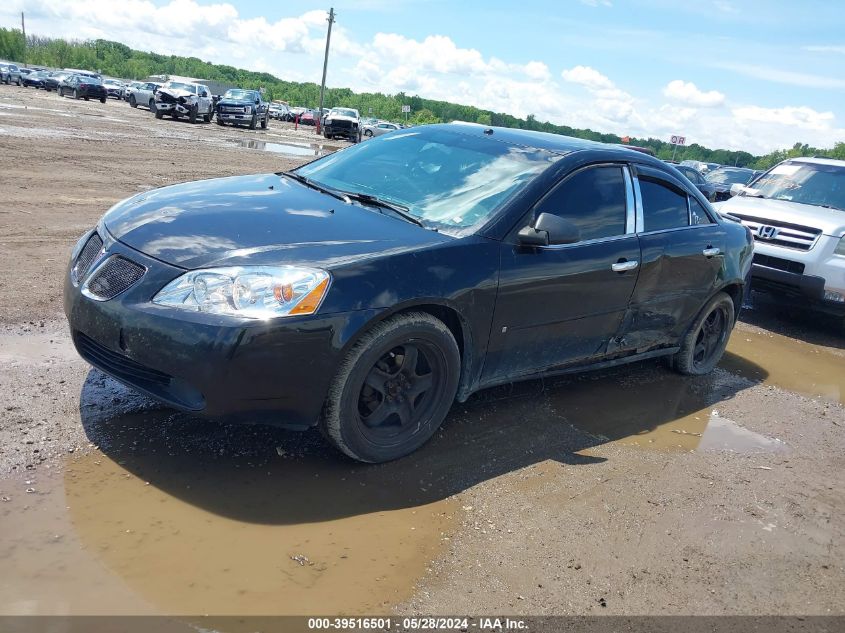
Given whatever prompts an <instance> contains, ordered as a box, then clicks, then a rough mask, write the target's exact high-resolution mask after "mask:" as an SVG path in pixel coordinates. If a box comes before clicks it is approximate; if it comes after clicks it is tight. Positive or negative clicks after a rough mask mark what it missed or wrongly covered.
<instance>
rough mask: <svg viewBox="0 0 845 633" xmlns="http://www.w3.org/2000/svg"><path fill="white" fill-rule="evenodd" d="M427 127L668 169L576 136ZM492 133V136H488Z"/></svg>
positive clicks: (476, 126) (469, 125) (460, 125)
mask: <svg viewBox="0 0 845 633" xmlns="http://www.w3.org/2000/svg"><path fill="white" fill-rule="evenodd" d="M426 127H431V128H441V129H444V130H451V131H458V130H459V131H460V132H461V133H463V134H469V135H472V136H484V137H488V138H493V139H496V140H499V141H503V142H505V143H511V144H513V145H523V146H525V147H533V148H535V149H542V150H546V151H549V152H554V153H557V154H570V153H572V152H577V151H582V150H601V151H613V152H614V153H618V154H620V155H624V156H626V157H629V158H631V159H636V160H638V161H639V162H642V163H647V164H653V165H658V166H665V163H664V162H663V161H661V160H658V159H657V158H654V157H653V156H649V155H648V154H645V153H643V152H637V151H635V150H632V149H627V148H625V147H624V146H622V145H614V144H611V143H600V142H598V141H589V140H587V139H582V138H575V137H573V136H563V135H562V134H550V133H548V132H534V131H532V130H519V129H515V128H508V127H494V126H490V125H479V124H477V123H457V122H455V123H444V124H436V125H430V126H426ZM488 130H492V132H493V133H492V134H490V133H489V132H488Z"/></svg>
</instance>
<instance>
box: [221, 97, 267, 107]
mask: <svg viewBox="0 0 845 633" xmlns="http://www.w3.org/2000/svg"><path fill="white" fill-rule="evenodd" d="M217 103H218V105H237V106H245V105H258V104H257V103H255V101H251V100H250V99H232V98H230V97H227V98H226V99H220V101H218V102H217Z"/></svg>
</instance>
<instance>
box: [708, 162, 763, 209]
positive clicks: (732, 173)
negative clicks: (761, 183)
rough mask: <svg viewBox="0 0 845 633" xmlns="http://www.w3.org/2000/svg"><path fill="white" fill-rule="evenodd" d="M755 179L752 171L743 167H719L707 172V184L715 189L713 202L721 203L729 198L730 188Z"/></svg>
mask: <svg viewBox="0 0 845 633" xmlns="http://www.w3.org/2000/svg"><path fill="white" fill-rule="evenodd" d="M754 178H755V173H754V170H752V169H746V168H745V167H720V168H719V169H716V170H714V171H711V172H708V174H707V175H706V176H705V179H706V180H707V182H709V183H710V184H711V185H713V186H714V187H715V188H716V194H715V197H714V200H715V201H716V202H721V201H722V200H727V199H729V198H730V197H731V187H733V186H734V185H736V184H739V185H747V184H748V183H750V182H751V181H752V180H754Z"/></svg>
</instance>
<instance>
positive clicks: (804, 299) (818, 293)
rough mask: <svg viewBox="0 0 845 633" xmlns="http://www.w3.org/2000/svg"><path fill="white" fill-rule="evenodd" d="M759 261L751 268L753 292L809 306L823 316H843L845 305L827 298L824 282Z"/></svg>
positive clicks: (812, 276)
mask: <svg viewBox="0 0 845 633" xmlns="http://www.w3.org/2000/svg"><path fill="white" fill-rule="evenodd" d="M759 261H761V258H760V257H759V256H758V255H755V263H754V264H753V265H752V266H751V281H752V286H753V288H754V289H755V290H762V291H765V292H768V293H770V294H772V295H775V296H777V297H778V298H779V299H781V300H783V301H784V302H787V303H793V304H801V305H805V306H806V305H809V307H812V308H814V309H817V310H820V311H822V312H827V313H829V314H834V315H837V316H845V302H843V301H831V300H830V299H828V298H826V297H829V296H831V295H830V294H828V293H829V292H830V291H829V290H826V289H825V280H824V278H822V277H816V276H814V275H805V274H802V273H796V272H790V271H787V270H780V269H778V268H773V267H771V262H766V264H761V263H756V262H759ZM762 261H766V260H762ZM837 294H840V293H837ZM841 296H845V295H841Z"/></svg>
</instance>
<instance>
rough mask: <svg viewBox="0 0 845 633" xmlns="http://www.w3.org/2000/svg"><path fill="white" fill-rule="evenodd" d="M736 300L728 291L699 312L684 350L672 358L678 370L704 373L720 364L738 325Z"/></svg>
mask: <svg viewBox="0 0 845 633" xmlns="http://www.w3.org/2000/svg"><path fill="white" fill-rule="evenodd" d="M734 318H735V310H734V302H733V300H732V299H731V298H730V297H729V296H728V295H727V294H725V293H724V292H719V293H717V294H716V295H715V296H714V297H713V298H712V299H710V301H708V302H707V305H705V306H704V309H703V310H702V311H701V312H700V313H699V314H698V316H697V317H696V319H695V321H694V322H693V324H692V327H691V328H690V329H689V331H688V332H687V335H686V336H685V337H684V338H683V340H682V341H681V349H680V350H678V352H677V353H676V354H675V355H674V356H672V357H671V359H670V364H671V366H672V368H673V369H674V370H675V371H677V372H678V373H681V374H684V375H687V376H703V375H704V374H708V373H710V372H711V371H713V369H714V368H715V367H716V365H717V364H718V363H719V361H720V360H722V355H723V354H724V353H725V348H726V347H727V346H728V339H729V338H730V335H731V330H732V329H733V326H734Z"/></svg>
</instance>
